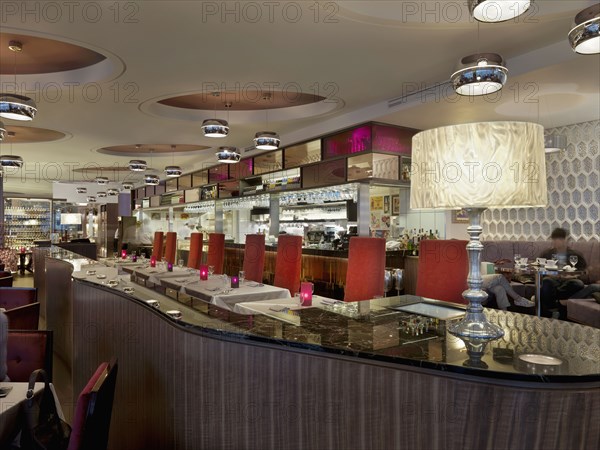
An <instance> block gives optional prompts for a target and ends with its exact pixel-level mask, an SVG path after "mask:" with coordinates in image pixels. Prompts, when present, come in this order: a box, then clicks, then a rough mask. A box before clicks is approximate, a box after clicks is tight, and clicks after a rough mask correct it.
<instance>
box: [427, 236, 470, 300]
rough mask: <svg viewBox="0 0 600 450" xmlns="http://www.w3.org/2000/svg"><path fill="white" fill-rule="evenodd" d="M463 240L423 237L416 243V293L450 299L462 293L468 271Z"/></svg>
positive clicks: (455, 298)
mask: <svg viewBox="0 0 600 450" xmlns="http://www.w3.org/2000/svg"><path fill="white" fill-rule="evenodd" d="M468 261H469V259H468V256H467V241H461V240H454V239H453V240H434V239H425V240H422V241H421V244H420V246H419V264H418V266H417V289H416V295H419V296H421V297H427V298H432V299H435V300H443V301H446V302H454V303H467V301H466V300H465V299H464V298H463V297H462V293H463V291H465V290H466V289H467V275H468V273H469V263H468Z"/></svg>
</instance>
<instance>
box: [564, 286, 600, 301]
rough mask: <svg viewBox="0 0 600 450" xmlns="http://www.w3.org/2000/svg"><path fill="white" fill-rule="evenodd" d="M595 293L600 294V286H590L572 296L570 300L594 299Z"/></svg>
mask: <svg viewBox="0 0 600 450" xmlns="http://www.w3.org/2000/svg"><path fill="white" fill-rule="evenodd" d="M594 292H600V284H588V285H587V286H586V287H584V288H583V289H580V290H579V291H577V292H575V293H574V294H572V295H570V296H569V298H592V294H593V293H594Z"/></svg>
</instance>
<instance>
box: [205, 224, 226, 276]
mask: <svg viewBox="0 0 600 450" xmlns="http://www.w3.org/2000/svg"><path fill="white" fill-rule="evenodd" d="M224 260H225V235H224V234H223V233H210V234H209V235H208V257H207V259H206V264H207V265H208V266H214V268H215V271H214V273H215V274H216V275H220V274H222V273H223V263H224Z"/></svg>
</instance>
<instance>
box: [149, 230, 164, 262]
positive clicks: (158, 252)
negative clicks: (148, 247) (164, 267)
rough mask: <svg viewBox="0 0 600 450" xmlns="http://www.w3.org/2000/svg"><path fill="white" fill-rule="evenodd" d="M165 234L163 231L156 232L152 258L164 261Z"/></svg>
mask: <svg viewBox="0 0 600 450" xmlns="http://www.w3.org/2000/svg"><path fill="white" fill-rule="evenodd" d="M164 236H165V234H164V233H163V232H162V231H156V232H154V243H153V244H152V258H155V259H156V260H157V261H162V257H163V238H164Z"/></svg>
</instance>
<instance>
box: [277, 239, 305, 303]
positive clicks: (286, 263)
mask: <svg viewBox="0 0 600 450" xmlns="http://www.w3.org/2000/svg"><path fill="white" fill-rule="evenodd" d="M301 271H302V237H301V236H291V235H287V234H282V235H279V238H278V239H277V259H276V261H275V281H274V282H273V284H274V285H275V286H277V287H281V288H286V289H288V290H289V291H290V293H291V294H292V295H294V294H295V293H296V292H299V291H300V274H301Z"/></svg>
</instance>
